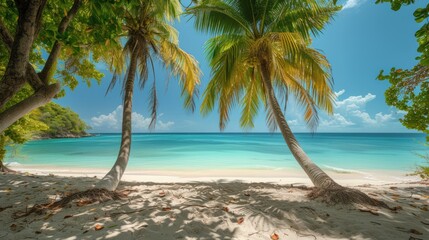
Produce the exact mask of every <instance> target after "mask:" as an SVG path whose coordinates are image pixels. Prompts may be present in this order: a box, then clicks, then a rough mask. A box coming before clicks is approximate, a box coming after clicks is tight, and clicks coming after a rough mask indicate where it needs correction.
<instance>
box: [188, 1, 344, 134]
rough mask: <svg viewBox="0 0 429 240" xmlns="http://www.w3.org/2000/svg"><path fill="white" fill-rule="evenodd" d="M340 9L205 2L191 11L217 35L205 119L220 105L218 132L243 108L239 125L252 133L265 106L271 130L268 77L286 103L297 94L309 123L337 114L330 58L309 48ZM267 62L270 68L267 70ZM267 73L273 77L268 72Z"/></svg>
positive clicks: (209, 47)
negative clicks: (320, 114)
mask: <svg viewBox="0 0 429 240" xmlns="http://www.w3.org/2000/svg"><path fill="white" fill-rule="evenodd" d="M338 10H340V7H336V6H334V5H332V4H331V3H327V2H325V1H298V0H296V1H276V0H267V1H247V0H235V1H220V0H206V1H200V2H199V3H198V4H197V5H196V6H195V7H191V8H189V9H188V13H189V14H193V15H194V17H195V26H196V28H197V29H198V30H201V31H206V32H210V33H213V34H214V35H216V36H214V37H213V38H211V39H210V40H209V41H208V42H207V43H206V46H205V47H206V53H207V55H208V57H209V59H210V66H211V68H212V79H211V80H210V82H209V84H208V86H207V88H206V90H205V92H204V95H203V97H204V99H203V102H202V105H201V112H202V114H207V113H208V112H211V111H212V110H213V109H214V107H215V103H216V102H218V103H219V127H220V129H224V128H225V126H226V123H227V122H228V120H229V112H230V110H231V109H232V107H234V106H235V105H240V106H241V107H242V113H241V119H240V125H241V127H243V128H252V127H253V126H254V124H253V119H254V117H255V116H256V115H257V112H258V110H259V103H260V102H262V103H263V104H264V107H265V109H266V112H267V123H268V125H269V127H270V129H271V130H274V129H275V127H276V122H275V120H274V118H273V114H272V112H273V109H271V106H270V105H269V104H268V92H267V91H268V90H267V89H266V88H265V87H266V86H264V84H263V82H262V76H263V75H264V71H265V76H269V78H271V79H269V80H270V81H272V85H273V86H275V87H276V89H277V90H278V93H279V95H280V96H281V97H282V99H283V100H284V101H283V102H284V106H285V107H286V104H287V98H288V96H289V95H294V96H295V97H296V100H297V102H298V103H299V104H300V105H301V106H302V107H303V108H304V119H305V121H306V122H307V124H308V126H309V127H310V128H312V129H314V128H315V127H316V126H317V123H318V114H317V110H318V109H319V108H320V109H322V110H325V111H326V112H328V113H332V111H333V99H334V93H333V90H332V81H331V80H332V78H331V71H330V69H331V68H330V65H329V63H328V61H327V59H326V58H325V57H324V56H323V55H322V54H321V53H319V52H318V51H316V50H314V49H312V48H311V47H310V43H311V36H312V35H314V34H317V33H319V32H320V31H321V30H322V29H323V27H324V26H325V24H326V23H327V22H329V20H330V19H332V17H333V15H334V14H335V13H336V12H337V11H338ZM262 63H264V64H266V65H265V66H267V65H268V66H267V67H262V65H263V64H262ZM267 71H268V73H266V72H267Z"/></svg>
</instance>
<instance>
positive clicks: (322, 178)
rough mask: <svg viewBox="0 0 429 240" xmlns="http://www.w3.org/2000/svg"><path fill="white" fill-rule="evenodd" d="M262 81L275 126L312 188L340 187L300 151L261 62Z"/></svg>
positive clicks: (265, 67)
mask: <svg viewBox="0 0 429 240" xmlns="http://www.w3.org/2000/svg"><path fill="white" fill-rule="evenodd" d="M261 71H262V81H263V83H264V86H265V90H266V92H267V94H268V103H269V105H270V107H271V108H272V110H273V112H274V116H275V118H276V121H277V125H278V127H279V129H280V131H281V133H282V135H283V138H284V140H285V142H286V144H287V145H288V147H289V149H290V151H291V152H292V154H293V156H294V157H295V159H296V161H297V162H298V163H299V165H301V167H302V168H303V169H304V171H305V173H306V174H307V175H308V177H309V178H310V179H311V181H312V182H313V184H314V186H316V187H318V188H335V187H340V185H339V184H337V183H336V182H335V181H334V180H333V179H332V178H331V177H329V176H328V174H326V173H325V172H324V171H322V169H320V168H319V167H318V166H317V165H316V164H314V163H313V161H311V159H310V158H309V157H308V156H307V154H306V153H305V152H304V150H302V148H301V146H300V145H299V143H298V141H297V140H296V138H295V136H294V135H293V133H292V131H291V129H290V128H289V125H288V124H287V121H286V119H285V117H284V115H283V113H282V110H281V108H280V105H279V103H278V101H277V99H276V96H275V93H274V89H273V85H272V83H271V79H270V73H269V67H268V63H266V62H265V61H262V63H261Z"/></svg>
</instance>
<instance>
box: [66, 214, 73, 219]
mask: <svg viewBox="0 0 429 240" xmlns="http://www.w3.org/2000/svg"><path fill="white" fill-rule="evenodd" d="M71 217H73V215H65V216H64V219H66V218H71Z"/></svg>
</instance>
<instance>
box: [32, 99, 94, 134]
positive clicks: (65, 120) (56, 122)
mask: <svg viewBox="0 0 429 240" xmlns="http://www.w3.org/2000/svg"><path fill="white" fill-rule="evenodd" d="M32 117H33V118H34V119H37V120H38V121H41V122H43V123H44V124H46V125H47V126H48V127H49V128H48V129H43V130H41V131H39V133H38V135H39V136H41V137H61V136H67V135H72V136H81V135H86V134H87V133H86V130H88V129H89V126H88V125H87V124H86V123H85V122H84V121H82V120H81V119H80V118H79V115H78V114H77V113H75V112H73V111H72V110H71V109H70V108H64V107H61V106H60V105H58V104H56V103H53V102H51V103H48V104H46V105H45V106H43V107H40V108H39V109H38V110H37V111H35V112H33V113H32Z"/></svg>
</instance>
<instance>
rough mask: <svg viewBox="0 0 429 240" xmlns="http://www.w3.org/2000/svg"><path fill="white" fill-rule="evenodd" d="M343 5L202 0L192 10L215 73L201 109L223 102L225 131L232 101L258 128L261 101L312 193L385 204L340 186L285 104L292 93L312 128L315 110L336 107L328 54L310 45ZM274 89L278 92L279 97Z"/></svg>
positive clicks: (246, 122)
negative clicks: (291, 122) (315, 157)
mask: <svg viewBox="0 0 429 240" xmlns="http://www.w3.org/2000/svg"><path fill="white" fill-rule="evenodd" d="M338 9H339V8H338V7H335V6H334V5H332V4H330V3H326V2H324V1H317V0H292V1H281V0H224V1H221V0H203V1H201V2H199V4H198V5H196V6H194V7H192V8H190V9H188V11H187V12H188V13H189V14H192V15H193V16H194V17H195V26H196V28H197V29H199V30H202V31H206V32H210V33H212V34H214V35H215V36H214V37H213V38H211V39H210V40H209V41H208V42H207V43H206V52H207V54H208V57H209V59H210V65H211V67H212V78H211V80H210V82H209V84H208V86H207V88H206V90H205V92H204V95H203V102H202V106H201V112H202V113H203V114H207V113H208V112H210V111H212V110H213V108H214V107H215V103H216V102H218V104H219V125H220V128H221V130H222V129H223V128H224V127H225V125H226V123H227V122H228V118H229V112H230V110H231V108H232V107H233V106H234V105H235V104H240V105H241V106H242V112H241V119H240V125H241V126H242V127H245V128H249V127H253V125H254V124H253V118H254V117H255V116H256V115H257V112H258V109H259V106H260V103H261V102H262V103H263V106H264V108H265V109H266V112H267V122H268V125H269V127H270V129H271V130H275V128H276V127H279V129H280V131H281V133H282V135H283V138H284V140H285V141H286V143H287V146H288V147H289V149H290V151H291V152H292V154H293V156H294V157H295V159H296V160H297V161H298V163H299V164H300V165H301V167H302V168H303V169H304V171H305V172H306V174H307V175H308V177H309V178H310V179H311V181H312V182H313V184H314V185H315V187H316V188H315V190H314V191H313V192H312V193H311V194H310V195H311V196H312V197H322V198H323V200H324V201H326V202H331V203H351V202H355V203H366V204H371V205H383V203H381V202H379V201H377V200H374V199H371V198H369V197H368V196H367V195H365V194H364V193H362V192H360V191H358V190H352V189H349V188H345V187H342V186H340V185H339V184H337V183H336V182H335V181H334V180H333V179H332V178H330V177H329V176H328V175H327V174H326V173H325V172H324V171H322V170H321V169H320V168H319V167H318V166H317V165H316V164H314V163H313V162H312V161H311V159H310V158H309V157H308V155H307V154H306V153H305V152H304V151H303V149H302V148H301V147H300V145H299V143H298V141H297V139H296V138H295V136H294V135H293V133H292V131H291V129H290V128H289V126H288V123H287V121H286V119H285V116H284V114H283V112H282V107H281V106H280V104H279V101H278V100H277V96H281V97H282V98H283V102H284V108H286V104H287V99H288V96H289V95H294V96H295V99H296V101H297V102H298V103H300V104H301V105H302V106H303V108H304V109H305V110H304V119H305V121H306V123H307V124H308V125H309V126H310V128H312V129H313V130H314V129H315V127H316V126H317V123H318V115H317V110H318V109H322V110H325V111H326V112H328V113H332V112H333V102H334V99H335V94H334V92H333V90H332V77H331V74H330V70H331V68H330V65H329V63H328V61H327V59H326V58H325V57H324V56H323V55H322V54H321V53H319V52H318V51H316V50H314V49H312V48H311V47H310V46H309V45H310V43H311V39H310V37H311V35H312V34H313V35H315V34H317V33H319V32H320V31H321V30H322V29H323V27H324V25H325V24H326V23H327V22H328V21H329V20H330V19H331V18H332V16H333V15H334V14H335V12H336V11H337V10H338ZM276 93H277V95H276Z"/></svg>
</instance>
